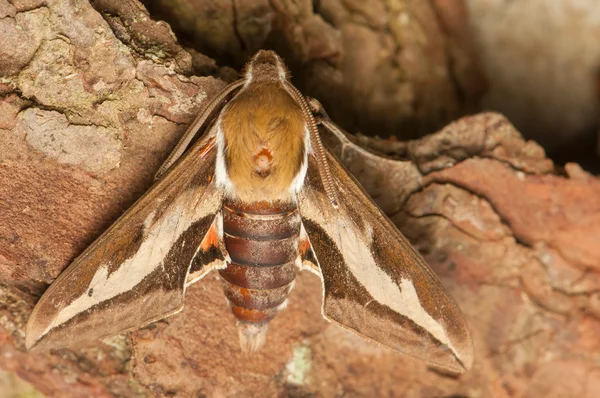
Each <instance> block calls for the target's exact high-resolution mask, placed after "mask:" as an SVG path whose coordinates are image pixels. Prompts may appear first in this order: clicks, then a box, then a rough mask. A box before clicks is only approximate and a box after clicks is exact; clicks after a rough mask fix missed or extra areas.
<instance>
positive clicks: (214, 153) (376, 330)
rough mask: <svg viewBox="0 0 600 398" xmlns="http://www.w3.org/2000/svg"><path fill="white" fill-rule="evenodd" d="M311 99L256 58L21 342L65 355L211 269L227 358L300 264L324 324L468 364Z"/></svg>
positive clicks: (440, 290) (439, 302) (465, 348)
mask: <svg viewBox="0 0 600 398" xmlns="http://www.w3.org/2000/svg"><path fill="white" fill-rule="evenodd" d="M315 103H316V102H315V101H310V105H309V103H308V102H307V101H306V99H305V98H304V97H303V96H302V95H301V94H300V93H299V91H298V90H297V89H296V88H295V87H294V86H293V85H292V84H291V83H290V81H289V75H288V72H287V70H286V68H285V66H284V64H283V62H282V61H281V59H280V58H279V57H278V56H277V55H276V54H275V53H274V52H272V51H259V52H258V53H257V54H256V55H255V56H254V57H253V58H252V60H251V61H250V62H249V63H248V65H247V67H246V70H245V72H244V75H243V78H242V79H241V80H239V81H238V82H235V83H233V84H231V85H229V86H227V87H226V88H225V89H224V90H223V91H222V92H221V93H220V94H219V95H218V96H217V97H216V98H215V99H214V100H213V101H211V102H210V103H209V104H208V105H207V106H206V107H205V109H204V111H203V112H201V113H200V114H199V116H198V117H197V118H196V120H195V122H194V123H192V125H191V126H190V128H189V129H188V131H187V132H186V133H185V134H184V136H183V138H182V140H181V141H180V143H179V144H178V146H177V147H176V149H175V150H174V151H173V153H172V154H171V156H169V158H168V159H167V160H166V162H165V164H164V165H163V167H161V169H160V170H159V172H158V173H157V182H156V183H155V184H154V186H153V187H152V188H150V190H149V191H148V192H147V193H146V194H145V195H144V196H142V198H140V199H139V200H138V201H137V202H136V203H135V204H134V205H133V206H132V207H131V208H130V209H129V210H128V211H127V212H126V213H125V214H124V215H123V216H122V217H121V218H120V219H119V220H117V221H116V222H115V223H114V225H113V226H112V227H110V228H109V229H108V230H107V231H106V232H105V233H104V234H102V235H101V236H100V237H99V238H98V239H97V240H96V241H95V242H94V243H93V244H92V245H91V246H90V247H88V248H87V249H86V250H85V251H84V252H83V253H82V254H81V255H80V256H79V257H77V258H76V259H75V260H74V261H73V263H72V264H71V265H70V266H69V267H67V269H66V270H65V271H64V272H63V273H62V274H61V275H60V276H59V277H58V278H57V279H56V281H55V282H54V283H53V284H52V285H51V286H50V288H49V289H48V290H47V291H46V293H45V294H44V295H43V296H42V298H41V299H40V301H39V302H38V304H37V305H36V307H35V309H34V311H33V313H32V314H31V317H30V319H29V322H28V324H27V338H26V344H27V347H28V348H33V347H43V348H52V347H63V346H69V345H73V344H75V343H77V342H81V341H90V340H94V339H98V338H103V337H108V336H111V335H113V334H117V333H120V332H123V331H126V330H131V329H135V328H139V327H141V326H143V325H145V324H147V323H150V322H153V321H155V320H158V319H161V318H164V317H167V316H169V315H172V314H174V313H176V312H178V311H180V310H181V309H182V308H183V298H184V294H185V289H186V286H188V285H189V284H191V283H193V282H196V281H198V280H200V279H201V278H202V277H203V276H204V275H206V274H207V273H208V272H210V271H211V270H218V271H219V273H220V275H221V279H222V281H223V288H224V292H225V295H226V297H227V299H228V301H229V303H230V306H231V309H232V312H233V314H234V316H235V319H236V324H237V327H238V332H239V337H240V343H241V346H242V349H243V350H244V351H247V352H254V351H257V350H258V349H260V348H261V347H262V346H263V344H264V342H265V339H266V333H267V329H268V324H269V321H270V320H271V319H272V318H273V317H274V316H275V315H276V314H277V313H278V312H279V311H281V310H282V309H283V308H285V306H286V303H287V298H288V295H289V294H290V291H291V290H292V288H293V286H294V280H295V276H296V273H297V272H298V270H300V269H304V268H307V267H308V268H309V269H310V270H312V271H314V272H315V273H317V275H319V276H320V277H321V280H322V282H323V289H324V293H323V297H324V301H323V308H322V309H323V315H324V316H325V318H327V319H329V320H330V321H332V322H335V323H337V324H339V325H340V326H342V327H344V328H346V329H349V330H351V331H353V332H355V333H357V334H359V335H360V336H363V337H365V338H367V339H370V340H373V341H376V342H378V343H381V344H383V345H384V346H387V347H390V348H392V349H395V350H397V351H400V352H403V353H406V354H409V355H412V356H415V357H419V358H422V359H425V360H427V361H429V362H431V363H433V364H435V365H438V366H441V367H444V368H446V369H449V370H452V371H456V372H461V371H463V370H465V369H468V368H469V367H470V365H471V362H472V356H473V354H472V343H471V337H470V335H469V331H468V328H467V325H466V322H465V319H464V317H463V315H462V313H461V311H460V309H459V308H458V306H457V305H456V303H455V302H454V300H453V299H452V297H451V296H450V295H449V294H448V293H447V292H446V290H445V289H444V287H443V285H442V284H441V282H440V281H439V280H438V279H437V277H436V276H435V275H434V273H433V272H432V271H431V270H430V269H429V267H428V266H427V264H426V263H425V261H424V260H423V258H422V257H421V256H420V255H419V254H418V253H417V251H416V250H415V249H414V248H412V246H411V245H410V244H409V243H408V241H407V240H406V238H405V237H404V236H403V235H402V234H401V233H400V232H399V231H398V230H397V229H396V228H395V227H394V226H393V225H392V223H391V222H390V221H389V219H387V218H386V216H385V215H384V214H383V213H382V212H381V211H380V210H379V208H378V207H377V206H376V205H375V204H374V203H373V202H372V200H371V199H370V198H369V197H368V195H367V194H366V193H365V192H364V191H363V190H362V188H361V187H360V185H359V184H358V183H357V182H356V180H354V178H353V177H352V176H350V175H349V174H348V173H347V172H346V170H345V169H344V168H343V166H342V165H341V164H340V162H339V161H338V160H337V159H336V158H335V156H334V155H333V154H332V153H331V152H330V151H329V149H328V148H326V147H325V146H324V145H323V144H322V143H321V140H320V137H319V134H335V135H336V136H340V135H341V132H340V131H339V129H337V127H336V126H335V125H334V124H333V123H332V122H331V121H330V120H328V119H327V117H326V116H325V115H324V113H323V112H319V110H318V109H315ZM317 104H318V103H317ZM317 108H318V106H317ZM313 112H315V115H316V116H315V115H313ZM318 128H321V131H320V132H319V130H318ZM200 131H205V132H204V134H203V136H202V137H201V138H200V139H198V140H197V142H196V143H194V144H193V145H191V147H190V143H191V142H193V141H194V137H195V136H196V135H197V134H198V132H200ZM188 147H190V148H188Z"/></svg>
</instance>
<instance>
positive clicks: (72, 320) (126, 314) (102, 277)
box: [26, 138, 222, 348]
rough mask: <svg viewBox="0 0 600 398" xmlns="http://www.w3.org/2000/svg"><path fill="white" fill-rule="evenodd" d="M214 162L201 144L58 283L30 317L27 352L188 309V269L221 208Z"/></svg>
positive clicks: (210, 149) (210, 143) (207, 143)
mask: <svg viewBox="0 0 600 398" xmlns="http://www.w3.org/2000/svg"><path fill="white" fill-rule="evenodd" d="M215 155H216V147H215V145H214V139H210V138H209V139H204V140H201V141H199V142H198V143H197V144H196V145H194V147H193V148H192V149H190V152H188V154H186V155H185V156H184V157H183V158H181V159H180V161H179V162H178V163H177V164H176V165H175V166H173V167H172V168H171V169H170V171H169V172H168V173H167V174H166V175H165V177H164V178H162V179H161V180H160V181H158V182H157V183H156V184H155V185H154V186H153V187H152V188H151V189H150V190H149V191H148V192H147V193H146V194H145V195H144V196H143V197H142V198H140V199H139V200H138V201H137V202H136V204H134V205H133V206H132V208H131V209H130V210H128V211H127V212H126V213H125V214H124V215H123V216H122V217H121V218H120V219H119V220H117V222H115V224H113V226H112V227H111V228H109V230H107V231H106V232H105V233H104V234H103V235H102V236H101V237H100V238H98V239H97V240H96V242H94V243H93V244H92V245H91V246H90V247H89V248H88V249H87V250H86V251H85V252H84V253H83V254H82V255H81V256H79V257H78V258H77V259H76V260H75V261H74V262H73V263H72V264H71V265H70V266H69V268H68V269H67V270H66V271H65V272H63V273H62V274H61V275H60V276H59V278H58V279H57V280H56V281H55V282H54V283H53V284H52V285H51V287H50V288H49V289H48V290H47V292H46V293H45V294H44V296H42V298H41V299H40V301H39V303H38V305H37V306H36V307H35V309H34V311H33V313H32V315H31V317H30V320H29V322H28V325H27V341H26V345H27V347H28V348H31V347H32V346H34V345H36V344H39V346H45V347H60V346H64V345H69V344H73V343H75V342H77V341H84V340H85V341H88V340H94V339H97V338H100V337H105V336H108V335H112V334H116V333H119V332H120V331H123V330H129V329H132V328H136V327H140V326H143V324H145V323H148V322H151V321H154V320H156V319H160V318H163V317H165V316H168V315H170V314H172V313H175V312H177V311H178V310H180V309H181V308H182V306H183V294H184V291H185V281H186V278H187V275H188V272H189V268H190V265H191V263H192V260H193V258H194V256H195V254H196V252H197V251H198V247H199V246H200V244H201V242H202V239H203V238H204V235H205V234H206V232H207V231H208V229H209V227H210V225H211V224H212V222H213V220H214V219H215V217H216V216H217V214H218V213H219V212H220V208H221V202H222V191H221V190H220V189H218V188H217V187H216V186H215V184H214V182H213V180H214V169H215ZM213 265H217V264H213ZM83 313H85V314H86V315H85V316H84V315H81V314H83ZM83 318H85V320H84V319H83ZM77 319H80V321H77ZM63 325H64V326H63ZM40 339H41V341H40Z"/></svg>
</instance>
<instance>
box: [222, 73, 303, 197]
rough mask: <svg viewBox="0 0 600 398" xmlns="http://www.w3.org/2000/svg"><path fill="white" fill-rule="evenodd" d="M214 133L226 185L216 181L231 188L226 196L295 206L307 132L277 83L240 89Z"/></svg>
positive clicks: (295, 105)
mask: <svg viewBox="0 0 600 398" xmlns="http://www.w3.org/2000/svg"><path fill="white" fill-rule="evenodd" d="M217 134H219V137H218V141H219V142H220V143H221V144H219V145H221V146H222V148H221V149H220V150H219V156H221V157H222V158H221V160H218V164H222V165H223V169H224V170H223V171H222V174H223V175H224V176H226V177H224V178H225V179H226V181H219V173H217V177H218V182H220V183H222V184H223V185H225V186H230V187H231V192H228V194H229V195H228V196H230V197H232V198H237V199H239V200H240V201H242V202H247V203H252V202H259V201H268V202H277V201H290V202H293V201H295V193H296V192H297V190H298V189H299V188H298V187H299V186H301V184H302V182H303V178H302V176H303V170H305V168H306V153H307V150H308V149H307V148H306V146H307V137H308V135H307V134H308V133H307V129H306V122H305V120H304V116H303V114H302V111H301V109H300V108H299V107H298V105H297V103H296V102H295V100H294V99H293V98H292V97H290V95H289V94H288V93H287V92H286V90H285V89H284V87H283V86H282V85H281V84H279V83H268V82H262V83H258V82H257V83H252V84H249V85H248V86H247V87H245V88H244V89H243V90H242V91H241V92H239V93H238V95H237V96H236V97H235V98H234V99H233V100H232V101H231V102H230V103H229V104H228V105H227V107H226V108H225V109H224V111H223V113H222V115H221V119H220V129H219V130H218V133H217ZM219 162H221V163H219ZM217 171H218V172H219V170H217Z"/></svg>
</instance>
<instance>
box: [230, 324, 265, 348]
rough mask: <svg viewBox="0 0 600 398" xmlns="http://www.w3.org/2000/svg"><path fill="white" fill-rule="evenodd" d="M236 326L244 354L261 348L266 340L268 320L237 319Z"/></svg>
mask: <svg viewBox="0 0 600 398" xmlns="http://www.w3.org/2000/svg"><path fill="white" fill-rule="evenodd" d="M237 328H238V334H239V336H240V346H241V347H242V352H243V353H244V354H246V355H252V354H254V353H256V352H258V351H260V349H261V348H263V346H264V345H265V342H266V341H267V332H268V330H269V323H268V322H264V323H249V322H242V321H238V322H237Z"/></svg>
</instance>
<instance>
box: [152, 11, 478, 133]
mask: <svg viewBox="0 0 600 398" xmlns="http://www.w3.org/2000/svg"><path fill="white" fill-rule="evenodd" d="M144 2H145V3H146V4H148V6H149V7H150V9H151V10H152V11H154V13H155V14H157V15H159V16H160V17H161V18H165V19H166V20H167V21H168V22H169V23H170V24H171V26H172V27H173V29H174V30H175V31H177V32H178V33H179V34H180V35H181V36H182V37H185V38H187V39H188V40H189V41H190V42H191V43H193V45H194V47H195V48H199V49H200V50H201V51H202V52H206V53H207V54H209V55H212V56H215V57H217V58H219V59H227V60H229V61H230V62H231V63H233V64H234V65H237V66H238V67H240V66H243V64H244V63H245V62H246V60H247V59H248V57H249V56H251V55H252V54H253V53H254V52H255V51H256V50H258V49H260V48H272V49H274V50H276V51H277V52H278V53H279V54H280V55H282V56H283V57H284V58H285V59H286V61H287V63H288V66H289V67H290V68H291V71H292V75H293V76H294V77H295V78H294V83H295V84H296V85H297V86H298V88H300V89H301V90H302V91H303V92H304V93H305V94H307V95H311V96H314V97H316V98H319V100H320V101H321V102H322V103H323V105H324V106H325V108H326V109H327V110H328V112H329V114H330V115H331V116H332V117H333V118H334V119H335V120H336V121H337V122H338V123H339V124H340V125H341V126H342V127H345V128H347V129H350V130H352V131H356V130H360V131H365V132H368V131H370V132H374V131H377V132H378V134H380V135H382V136H387V135H398V136H402V137H404V138H407V137H408V138H411V137H416V136H417V135H419V134H421V135H422V134H424V133H431V132H433V131H435V130H437V129H439V128H441V127H442V126H444V125H445V124H446V123H448V122H450V121H452V120H454V119H455V118H457V117H459V116H462V115H465V114H466V113H468V112H470V111H473V110H474V109H478V102H479V99H480V97H481V95H482V94H483V91H484V89H485V85H486V82H485V79H484V77H483V75H482V72H481V70H480V66H479V62H478V60H477V57H476V55H475V51H474V45H473V43H472V42H471V39H470V35H469V24H468V20H467V14H466V11H465V7H464V4H463V0H444V1H437V0H435V1H422V0H320V1H311V0H301V1H291V0H270V1H269V0H260V1H250V0H234V1H231V0H216V1H204V0H175V1H172V0H145V1H144Z"/></svg>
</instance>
